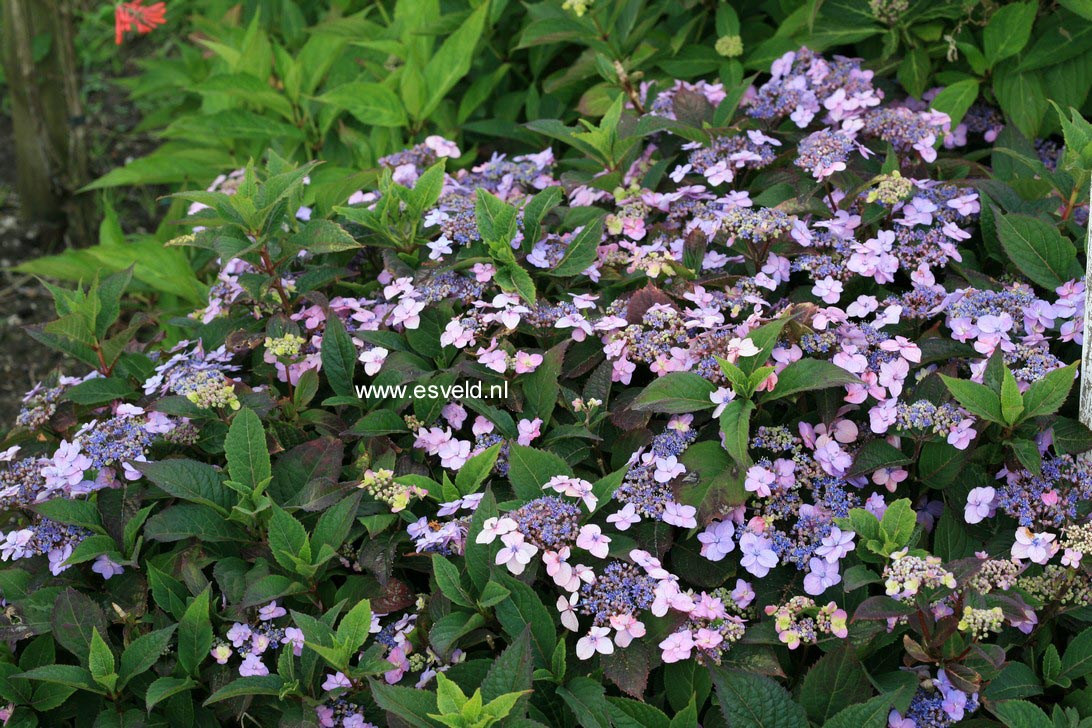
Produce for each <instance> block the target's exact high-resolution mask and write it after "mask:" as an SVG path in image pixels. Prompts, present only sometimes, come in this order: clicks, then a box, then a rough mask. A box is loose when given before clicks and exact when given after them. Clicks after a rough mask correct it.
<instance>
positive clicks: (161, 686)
mask: <svg viewBox="0 0 1092 728" xmlns="http://www.w3.org/2000/svg"><path fill="white" fill-rule="evenodd" d="M195 687H197V683H195V682H194V681H193V680H191V679H190V678H188V677H185V678H183V677H157V678H156V679H155V681H153V682H152V684H151V685H149V686H148V690H147V692H146V693H145V694H144V704H145V706H146V707H147V709H148V712H149V713H150V712H152V708H154V707H155V706H157V705H159V704H160V703H162V702H163V701H164V700H166V699H167V698H169V697H171V696H173V695H178V694H179V693H184V692H186V691H187V690H192V689H193V688H195Z"/></svg>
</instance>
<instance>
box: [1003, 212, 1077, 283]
mask: <svg viewBox="0 0 1092 728" xmlns="http://www.w3.org/2000/svg"><path fill="white" fill-rule="evenodd" d="M997 234H998V236H999V237H1000V240H1001V247H1002V248H1004V249H1005V252H1006V254H1007V255H1008V256H1009V259H1010V260H1011V261H1012V262H1013V263H1014V264H1016V266H1017V270H1018V271H1019V272H1020V273H1022V274H1023V275H1025V276H1026V277H1029V278H1031V279H1032V281H1033V282H1035V283H1037V284H1038V285H1041V286H1043V287H1044V288H1049V289H1052V290H1053V289H1055V288H1057V287H1058V286H1060V285H1061V284H1064V283H1065V282H1066V281H1069V279H1071V278H1075V277H1079V276H1080V270H1079V266H1078V264H1077V250H1076V249H1075V248H1073V243H1071V242H1070V241H1069V240H1067V239H1065V238H1063V237H1061V235H1060V234H1059V232H1058V230H1057V229H1055V228H1054V226H1052V225H1049V224H1047V223H1044V222H1043V220H1041V219H1038V218H1036V217H1028V216H1026V215H1018V214H1008V215H1002V214H997Z"/></svg>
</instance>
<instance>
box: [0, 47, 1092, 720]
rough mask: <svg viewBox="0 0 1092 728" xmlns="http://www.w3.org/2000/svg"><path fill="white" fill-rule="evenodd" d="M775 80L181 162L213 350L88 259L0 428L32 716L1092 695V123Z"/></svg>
mask: <svg viewBox="0 0 1092 728" xmlns="http://www.w3.org/2000/svg"><path fill="white" fill-rule="evenodd" d="M760 81H761V82H760V83H759V82H756V85H754V86H750V87H745V86H740V87H738V88H726V87H724V86H722V85H720V84H718V83H706V82H701V83H677V84H674V85H668V86H666V87H664V88H660V89H657V88H656V87H655V86H654V85H651V84H649V85H646V86H644V87H642V88H641V89H639V90H636V89H635V96H630V97H620V98H619V99H618V100H617V101H615V102H614V104H613V105H612V106H611V108H610V109H609V110H608V111H607V113H606V114H605V115H604V116H603V118H602V119H601V121H600V122H599V123H598V124H592V123H585V124H584V125H583V126H582V127H568V126H565V125H564V124H562V123H561V122H550V121H540V122H535V123H534V124H532V125H531V126H532V127H533V128H534V129H535V130H536V131H539V132H541V133H543V134H545V135H547V136H549V137H552V138H553V139H554V140H556V141H557V142H558V144H559V146H558V147H557V148H556V149H545V150H543V151H541V152H539V153H533V154H525V155H517V156H510V157H509V156H505V155H500V154H495V155H493V156H492V157H491V158H490V159H488V160H485V161H482V162H480V163H479V164H477V165H473V163H470V164H467V163H466V160H465V158H464V155H463V154H462V152H461V150H460V149H458V147H457V146H456V145H455V144H453V143H452V142H450V141H448V140H445V139H442V138H440V137H429V138H427V139H425V140H424V141H423V142H422V143H421V144H419V145H417V146H415V147H413V148H411V149H408V150H405V151H404V152H401V153H399V154H396V155H393V156H391V157H387V158H384V159H383V160H382V164H383V169H382V171H381V174H380V175H379V176H378V177H377V180H376V184H375V185H374V187H372V188H369V189H363V190H357V191H355V192H353V190H352V189H351V188H350V189H346V190H345V195H344V199H345V204H344V205H342V206H338V207H335V208H334V209H333V210H324V209H321V208H319V207H316V206H314V205H310V204H308V205H304V204H303V202H305V201H308V200H307V183H308V179H309V178H308V175H309V173H310V171H311V168H312V167H311V166H304V167H295V166H293V165H290V164H287V163H285V162H284V161H283V160H280V159H278V158H277V157H276V156H272V157H271V159H270V161H269V164H268V166H267V168H266V169H264V170H261V171H256V170H255V169H254V168H253V167H251V168H248V169H246V170H243V171H240V172H239V173H238V174H234V175H231V176H229V177H225V178H223V179H220V180H218V181H217V183H216V184H215V185H214V188H213V189H212V190H210V191H207V192H191V193H183V194H181V195H180V197H182V198H184V199H185V200H187V201H189V202H190V203H191V208H190V212H191V215H190V220H191V222H192V223H193V225H194V229H193V232H192V233H191V234H187V235H183V236H181V237H179V238H178V239H176V240H175V241H174V244H178V245H189V246H195V247H197V248H201V249H204V250H207V251H210V255H213V256H215V257H216V258H217V259H218V260H219V261H220V267H219V271H218V275H217V277H216V281H215V283H214V285H213V286H212V287H211V288H210V290H209V292H208V303H207V305H206V306H205V307H204V308H202V309H201V310H198V311H195V312H194V313H193V314H192V315H191V316H190V317H188V318H186V319H184V320H176V321H173V322H172V323H173V324H174V325H177V326H179V327H182V328H183V329H184V330H185V331H186V332H187V337H186V339H185V340H182V341H178V342H174V343H170V344H166V343H164V342H162V341H161V340H160V338H159V337H148V336H147V335H146V331H147V329H146V328H145V327H146V325H147V323H148V322H147V321H146V320H145V318H144V317H143V316H142V315H141V314H140V313H133V312H131V311H130V310H129V309H128V307H127V306H125V305H123V304H124V299H123V293H124V290H125V288H126V285H127V284H128V280H129V276H130V273H129V272H122V273H117V274H114V275H111V276H109V277H106V278H103V279H101V280H96V281H94V282H93V283H91V284H90V285H89V286H87V287H81V288H79V289H78V290H75V291H68V290H63V289H58V288H51V292H52V294H53V296H54V300H55V302H56V308H57V314H58V319H57V320H56V321H54V322H52V323H50V324H48V325H46V326H45V327H43V328H41V329H38V330H34V331H32V332H31V333H32V335H33V336H34V337H35V338H37V339H38V340H39V341H44V342H46V343H49V344H51V345H54V346H56V347H58V348H60V349H61V350H63V351H65V352H66V353H68V354H70V355H71V356H72V357H73V358H74V359H76V360H78V361H81V362H83V363H84V364H86V365H87V366H88V367H89V373H88V374H86V375H84V376H80V377H59V378H56V379H54V380H51V381H48V382H45V383H43V384H42V385H41V386H39V387H38V388H36V389H35V390H34V391H32V392H31V393H29V394H28V396H27V399H26V402H25V407H24V410H23V412H22V414H21V415H20V418H19V423H18V424H19V427H18V428H17V429H16V430H15V431H14V432H13V433H11V435H10V436H9V437H8V439H7V441H6V442H5V443H4V446H5V447H8V449H7V450H6V451H5V452H4V454H3V460H4V461H5V462H6V465H4V466H3V470H2V471H0V481H2V485H3V489H2V490H0V498H2V499H3V504H4V506H5V509H6V512H8V513H9V514H10V516H9V522H8V524H7V525H6V526H5V535H4V540H3V544H2V546H0V557H2V558H3V560H4V561H6V562H8V564H7V568H5V569H4V570H3V571H0V591H2V594H3V598H4V600H5V605H6V609H7V611H6V613H5V624H4V626H3V629H4V634H5V636H6V637H7V639H8V646H9V649H8V650H7V651H6V652H5V653H4V656H3V661H2V662H0V666H2V667H0V697H2V698H3V699H4V700H5V701H7V705H6V707H5V708H4V709H3V714H4V716H5V717H6V718H7V720H8V721H9V723H8V724H9V725H34V724H36V723H40V724H47V725H54V724H62V723H65V724H67V723H72V724H80V725H82V724H91V723H94V724H95V725H172V726H175V725H202V726H204V725H209V726H213V725H223V724H227V723H232V722H238V723H239V724H242V725H247V724H257V725H286V726H288V725H292V726H297V725H321V726H345V727H347V728H350V727H352V728H362V727H363V726H368V725H374V726H379V725H412V726H437V725H446V726H452V727H456V726H489V725H500V724H504V725H512V726H534V725H551V726H565V725H581V726H596V727H600V726H602V727H607V726H612V725H614V726H664V727H669V726H670V727H672V728H674V727H675V726H697V725H699V724H700V725H703V726H715V725H731V726H736V725H740V726H751V725H755V726H759V725H761V726H786V727H789V726H804V725H809V724H810V725H818V726H850V725H852V726H860V725H864V726H884V725H887V726H894V727H898V728H910V727H911V726H918V727H925V726H946V725H952V724H956V723H960V722H963V721H969V722H976V723H977V724H980V725H985V724H1001V725H1018V726H1024V725H1028V726H1040V725H1043V726H1047V725H1083V724H1084V723H1085V722H1088V720H1089V717H1090V716H1092V691H1090V689H1089V687H1088V686H1087V682H1086V681H1087V677H1088V675H1089V674H1090V673H1092V631H1088V630H1087V629H1086V627H1085V624H1084V623H1085V622H1086V621H1088V620H1089V619H1090V618H1092V611H1090V609H1089V607H1090V606H1092V592H1090V590H1089V586H1088V584H1089V582H1088V563H1087V562H1086V561H1085V559H1086V554H1088V553H1089V552H1090V551H1092V525H1089V521H1088V505H1087V503H1088V500H1089V496H1090V490H1092V466H1090V465H1089V463H1088V461H1087V460H1085V459H1084V458H1083V457H1082V456H1081V455H1082V453H1084V452H1085V451H1087V450H1088V449H1089V448H1090V447H1092V432H1089V430H1088V428H1086V427H1085V426H1084V425H1082V424H1080V422H1078V421H1077V420H1076V419H1074V417H1073V415H1074V413H1075V410H1076V407H1075V401H1074V400H1075V395H1073V394H1072V393H1073V384H1074V380H1075V377H1076V376H1077V369H1076V364H1075V362H1076V361H1077V360H1078V359H1079V358H1080V345H1081V343H1082V337H1083V331H1084V322H1083V319H1082V316H1083V311H1084V297H1085V292H1084V283H1083V282H1082V280H1081V267H1080V265H1079V264H1078V255H1077V247H1076V246H1074V244H1073V242H1072V240H1071V239H1070V236H1071V235H1073V234H1076V233H1078V232H1079V230H1080V226H1081V225H1083V224H1086V223H1087V211H1088V208H1087V204H1085V203H1084V202H1083V200H1085V199H1086V198H1087V196H1088V182H1087V180H1088V172H1087V169H1088V168H1089V167H1090V166H1092V160H1090V159H1088V154H1087V150H1088V149H1089V145H1090V144H1092V127H1090V126H1089V125H1088V124H1087V122H1084V121H1083V120H1082V119H1081V118H1080V117H1079V115H1077V114H1075V113H1074V114H1072V115H1070V114H1067V113H1063V112H1062V111H1061V110H1059V115H1060V118H1061V119H1062V123H1063V127H1064V128H1065V131H1066V134H1065V146H1064V149H1060V148H1058V147H1053V148H1052V147H1050V146H1049V145H1045V144H1041V145H1040V147H1039V148H1038V149H1036V148H1035V147H1033V146H1032V143H1031V142H1028V141H1026V140H1023V139H1022V138H1021V137H1019V135H1011V136H1010V137H1009V142H1011V143H1009V144H1008V146H1002V145H1001V143H1000V142H999V139H1000V136H1001V135H1002V134H1003V133H1004V132H1002V130H1001V129H1000V127H999V122H998V121H997V117H996V116H995V115H993V114H991V111H990V109H988V108H986V107H973V108H972V109H971V110H970V111H969V112H968V113H967V114H966V115H965V116H964V118H963V121H962V123H960V124H958V125H956V126H955V128H953V127H952V124H951V123H950V118H949V117H948V116H947V115H946V114H944V113H941V112H938V111H935V110H932V109H931V107H930V106H929V104H928V102H922V101H919V100H915V99H903V100H900V99H896V98H890V97H889V96H888V95H887V94H885V93H884V91H883V90H882V89H881V88H880V87H879V86H878V85H877V84H876V82H875V80H874V79H873V76H872V73H871V72H870V71H867V70H864V69H863V68H862V66H861V64H860V63H859V62H858V61H855V60H852V59H846V58H840V57H836V58H824V57H823V56H821V55H818V54H815V53H813V52H811V51H809V50H807V49H801V50H799V51H797V52H792V53H788V54H786V55H784V56H782V57H781V58H779V59H778V60H777V61H776V62H775V63H774V64H773V65H772V68H771V69H770V73H769V74H768V75H767V76H764V77H763V78H762V79H760ZM350 193H351V194H350ZM92 716H97V717H96V718H92ZM1082 721H1083V722H1082Z"/></svg>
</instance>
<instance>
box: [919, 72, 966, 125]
mask: <svg viewBox="0 0 1092 728" xmlns="http://www.w3.org/2000/svg"><path fill="white" fill-rule="evenodd" d="M976 98H978V81H977V80H976V79H973V78H968V79H964V80H963V81H957V82H955V83H953V84H952V85H950V86H946V87H945V88H944V89H943V90H942V91H941V92H940V93H938V94H937V95H936V98H934V99H933V100H932V102H930V104H929V106H930V107H931V108H933V109H936V110H937V111H943V112H944V113H945V114H947V115H948V116H949V117H951V119H952V128H953V129H954V128H955V127H956V125H957V124H959V122H960V121H962V120H963V115H964V114H966V113H967V109H969V108H971V104H973V103H974V100H975V99H976Z"/></svg>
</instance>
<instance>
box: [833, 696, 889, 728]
mask: <svg viewBox="0 0 1092 728" xmlns="http://www.w3.org/2000/svg"><path fill="white" fill-rule="evenodd" d="M899 692H901V691H899ZM898 694H899V693H898V692H897V693H894V694H887V695H877V696H876V697H874V698H872V699H871V700H869V701H867V702H864V703H859V704H857V705H850V706H849V707H848V708H844V709H843V710H840V711H838V712H837V713H836V714H835V715H834V717H832V718H831V719H830V720H828V721H827V722H826V723H824V724H823V728H886V726H887V716H888V715H889V714H890V712H891V708H892V706H893V705H894V703H895V701H896V700H897V696H898ZM908 699H909V698H908Z"/></svg>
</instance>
